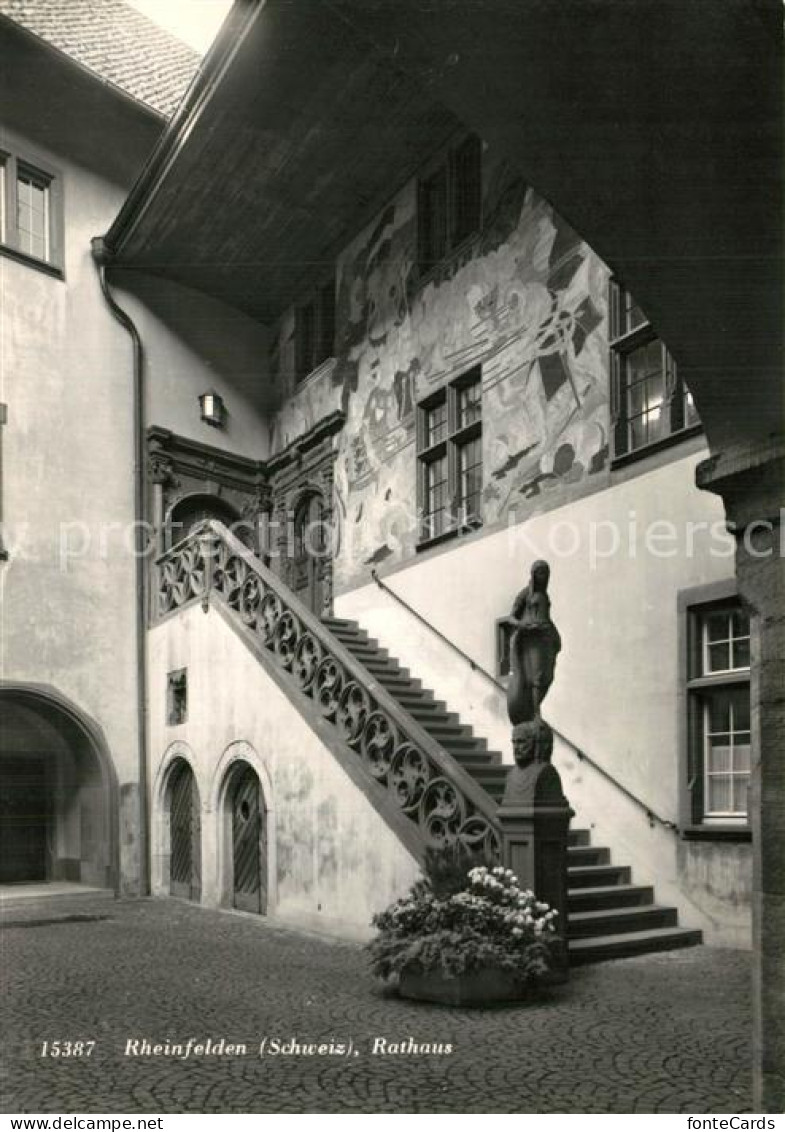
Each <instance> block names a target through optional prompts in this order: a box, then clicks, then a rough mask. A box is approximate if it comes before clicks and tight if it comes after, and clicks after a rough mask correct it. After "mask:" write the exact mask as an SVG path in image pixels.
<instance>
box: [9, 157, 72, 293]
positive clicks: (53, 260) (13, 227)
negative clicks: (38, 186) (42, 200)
mask: <svg viewBox="0 0 785 1132" xmlns="http://www.w3.org/2000/svg"><path fill="white" fill-rule="evenodd" d="M0 167H1V171H0V206H1V207H0V255H4V256H7V257H8V258H10V259H14V260H16V261H17V262H19V263H24V264H27V265H28V266H29V267H34V268H36V269H37V270H39V271H43V272H45V273H46V274H47V275H52V276H55V277H57V278H60V279H64V278H65V258H64V232H65V222H64V202H63V175H62V173H61V172H60V170H59V169H58V168H57V167H56V166H53V165H52V164H51V162H49V161H47V160H44V159H42V158H41V156H40V155H39V154H37V153H36V152H34V151H33V150H32V149H30V148H28V147H25V146H17V145H16V144H14V142H13V141H11V142H10V144H9V145H3V146H2V147H0ZM20 173H22V174H25V175H27V176H29V177H31V178H37V179H39V180H40V181H42V182H44V183H45V184H46V187H47V194H46V202H47V217H46V241H47V245H48V247H47V256H46V258H42V257H40V256H37V255H34V254H33V253H32V252H30V251H26V250H25V249H24V248H23V247H22V239H21V232H20V227H19V178H20Z"/></svg>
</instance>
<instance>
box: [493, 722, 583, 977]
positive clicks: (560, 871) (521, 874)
mask: <svg viewBox="0 0 785 1132" xmlns="http://www.w3.org/2000/svg"><path fill="white" fill-rule="evenodd" d="M545 728H547V725H546V724H543V723H542V722H541V721H540V722H538V723H534V724H531V723H530V724H520V725H519V726H518V727H516V728H515V731H514V732H513V736H514V743H515V748H516V750H515V758H516V764H517V765H516V766H514V767H512V768H511V769H510V771H509V773H508V775H507V783H506V788H505V792H504V798H503V800H502V805H501V808H500V809H499V812H498V818H499V825H500V827H501V836H502V862H503V864H504V866H505V868H508V869H512V871H513V872H514V873H515V875H516V876H517V877H518V880H519V881H520V882H521V884H522V886H523V887H524V888H529V889H531V890H532V892H534V894H535V896H536V897H537V899H538V900H542V901H544V902H545V903H546V904H550V906H551V908H554V909H555V910H556V911H557V912H558V918H557V921H556V923H557V929H558V932H559V935H560V937H561V943H560V944H559V947H558V949H557V952H556V963H555V970H554V978H555V979H556V980H561V981H564V980H566V978H567V972H568V966H569V963H568V955H567V927H568V910H567V835H568V832H569V827H570V818H571V817H572V814H573V811H572V809H571V808H570V804H569V802H568V801H567V799H566V798H565V796H564V792H563V790H562V784H561V778H560V776H559V772H558V771H557V770H556V768H555V767H554V766H552V765H551V764H550V763H549V762H547V761H538V760H539V756H541V755H542V754H543V745H542V741H541V737H540V735H539V733H540V732H541V731H542V730H544V729H545ZM547 730H548V731H550V728H547ZM529 732H530V733H531V734H530V735H529ZM529 739H531V742H529ZM546 746H547V744H546ZM529 756H531V757H529Z"/></svg>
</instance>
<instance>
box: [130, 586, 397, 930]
mask: <svg viewBox="0 0 785 1132" xmlns="http://www.w3.org/2000/svg"><path fill="white" fill-rule="evenodd" d="M149 658H150V667H149V671H150V755H151V767H150V777H151V782H152V783H153V810H152V832H153V882H154V891H155V892H156V893H157V894H158V895H165V894H167V893H168V875H167V851H168V826H167V820H166V815H165V813H164V808H163V797H164V792H165V781H166V769H167V766H168V765H169V763H170V761H171V759H172V758H173V757H176V756H180V757H185V758H187V759H188V761H189V762H190V763H191V765H192V768H193V771H194V774H195V777H196V782H197V785H198V789H199V796H200V802H201V841H202V862H203V864H202V902H203V903H204V904H207V905H210V906H214V907H216V906H219V905H221V904H226V903H227V885H226V879H225V871H226V868H227V844H226V842H227V839H226V836H225V832H226V831H225V820H226V819H225V817H224V815H223V813H222V808H221V805H220V799H221V791H222V785H223V783H224V781H225V777H226V774H227V772H228V771H229V769H230V767H231V765H232V760H233V759H234V758H237V757H239V758H243V759H245V760H247V761H248V762H250V764H251V765H252V766H254V768H255V769H256V771H257V773H258V775H259V778H260V782H261V784H262V789H263V792H264V797H265V806H266V809H267V815H266V822H267V836H268V840H267V845H268V853H267V856H268V861H269V864H270V885H269V904H268V913H269V915H270V916H271V917H272V918H273V919H275V920H278V921H280V922H282V923H286V924H291V925H298V926H301V927H306V928H309V929H316V930H321V931H325V932H328V933H330V934H333V935H338V936H341V937H344V938H358V939H364V938H367V937H368V936H369V934H370V927H369V925H370V919H371V916H372V915H373V913H374V912H376V911H379V910H381V909H382V908H384V907H386V905H387V904H388V903H390V901H392V900H394V899H396V898H397V897H399V896H402V895H403V894H404V892H406V891H407V890H408V888H409V887H410V885H411V884H412V883H413V882H414V880H415V879H416V878H417V876H418V875H419V867H418V865H417V863H416V861H415V860H414V858H413V857H412V856H411V855H410V853H409V852H408V851H407V850H406V849H405V848H404V847H403V845H402V844H401V842H400V841H399V840H398V838H397V837H396V835H395V834H394V833H393V832H392V831H391V830H390V829H389V828H388V827H387V826H386V825H385V824H384V822H383V820H382V819H381V818H380V817H379V815H378V813H377V811H376V810H375V809H374V807H373V806H372V805H371V803H370V802H369V801H368V799H367V798H366V796H365V795H364V794H363V792H362V791H361V790H360V789H359V788H358V787H357V786H356V785H355V784H354V783H353V782H352V780H351V779H350V778H349V777H348V776H347V774H346V772H345V771H344V770H343V769H342V768H341V766H340V765H339V764H338V762H337V761H336V759H335V757H334V756H333V755H332V754H331V753H330V751H329V750H328V749H327V748H326V747H325V746H324V744H323V743H322V741H321V740H320V738H319V736H318V735H317V734H316V733H315V732H314V731H313V730H312V728H311V727H310V726H309V724H308V722H307V721H306V720H305V719H304V718H303V717H302V716H301V715H300V713H299V712H298V711H297V709H296V708H295V707H293V705H292V704H291V702H290V701H289V700H288V698H287V697H286V696H285V695H284V694H283V692H281V690H280V689H279V688H278V686H277V685H276V684H275V683H274V682H273V681H272V680H271V678H270V677H269V676H268V675H267V674H266V673H265V671H264V669H263V667H262V666H261V665H260V664H259V662H258V661H257V660H256V659H255V658H254V656H253V655H252V654H251V653H250V651H249V650H248V649H247V648H246V646H245V645H244V644H243V643H242V642H241V640H240V639H239V638H238V637H237V636H236V635H235V633H234V632H233V630H232V629H231V628H230V627H229V626H228V625H227V624H226V622H225V621H224V620H223V619H222V618H221V616H220V615H219V614H218V613H216V612H215V611H214V610H213V609H210V610H209V611H208V612H207V614H205V613H203V612H202V609H201V607H200V606H199V605H193V606H190V607H188V608H187V609H185V610H183V611H181V612H180V613H178V614H176V615H175V616H173V617H169V618H168V619H167V620H165V621H163V622H162V623H160V624H159V625H158V626H156V627H155V628H153V629H152V630H151V631H150V634H149ZM180 668H186V669H187V672H188V711H187V721H186V722H185V723H183V724H180V725H178V726H175V727H168V726H167V725H166V675H167V672H170V671H173V670H176V669H180Z"/></svg>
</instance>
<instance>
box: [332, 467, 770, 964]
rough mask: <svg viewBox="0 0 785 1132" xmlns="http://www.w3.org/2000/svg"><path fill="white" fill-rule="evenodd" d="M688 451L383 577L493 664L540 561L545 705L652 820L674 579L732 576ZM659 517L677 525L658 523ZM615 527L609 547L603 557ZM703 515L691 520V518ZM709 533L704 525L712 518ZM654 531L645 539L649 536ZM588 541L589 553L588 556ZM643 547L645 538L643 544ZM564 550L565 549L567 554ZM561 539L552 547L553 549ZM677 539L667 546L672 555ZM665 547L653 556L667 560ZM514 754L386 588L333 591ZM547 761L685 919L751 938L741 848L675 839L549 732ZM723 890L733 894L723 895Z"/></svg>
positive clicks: (622, 854) (672, 779)
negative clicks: (502, 620) (548, 637)
mask: <svg viewBox="0 0 785 1132" xmlns="http://www.w3.org/2000/svg"><path fill="white" fill-rule="evenodd" d="M704 455H705V453H702V452H701V453H698V454H696V455H692V456H689V457H686V458H683V459H680V460H674V461H673V462H671V463H669V464H666V465H664V466H661V467H658V468H656V469H655V470H652V471H650V472H649V473H648V474H644V475H637V476H635V477H634V478H630V479H627V480H626V481H622V482H619V483H617V484H616V485H615V486H614V487H613V488H611V489H610V490H607V491H604V492H599V493H597V494H594V495H590V496H587V497H584V498H583V499H580V500H576V501H575V502H573V503H571V504H570V505H569V506H568V507H563V508H559V509H557V510H553V511H549V512H548V513H547V514H544V515H539V516H536V517H534V518H532V519H530V520H528V521H527V522H525V523H522V524H519V525H517V526H511V527H509V528H508V529H507V530H505V531H501V532H498V533H495V534H491V535H488V536H487V537H482V536H480V537H474V538H471V539H466V540H463V541H462V542H461V543H460V544H453V545H451V546H449V548H448V549H445V550H444V551H443V552H442V553H434V554H431V555H429V556H427V557H423V559H422V560H421V561H419V562H417V563H416V564H415V565H414V566H410V567H408V568H405V569H401V570H398V571H394V572H392V573H391V574H389V575H388V576H387V577H386V578H385V579H384V580H385V581H386V582H387V583H388V584H389V586H390V587H391V588H392V589H394V590H396V592H397V593H399V594H400V595H401V596H402V597H403V598H405V600H406V601H407V602H409V604H410V605H412V606H413V607H414V608H415V609H417V610H419V611H420V612H422V613H423V614H424V615H425V616H426V617H427V618H428V619H429V620H430V621H431V622H432V624H433V625H434V626H436V627H437V628H438V629H439V630H440V631H441V632H442V633H444V634H445V636H447V637H448V638H449V639H450V640H452V641H454V642H455V643H456V644H457V645H458V646H459V647H460V648H461V649H463V650H464V651H465V652H466V653H468V655H469V656H471V657H473V658H474V659H475V660H476V661H477V662H478V663H480V664H481V665H482V666H483V667H484V668H486V669H487V670H489V671H490V672H494V671H495V664H494V624H495V621H496V619H497V618H499V617H502V616H505V615H506V614H507V613H509V611H510V608H511V605H512V601H513V598H514V597H515V594H516V592H517V591H518V590H519V589H521V588H522V587H523V586H524V585H525V584H526V582H527V581H528V571H529V567H530V565H531V563H532V561H533V560H534V559H536V558H540V557H542V558H545V559H547V560H548V561H549V562H550V564H551V583H550V594H551V601H552V616H553V619H554V621H555V623H556V625H557V626H558V628H559V631H560V633H561V636H562V641H563V647H562V652H561V654H560V656H559V659H558V662H557V665H556V675H555V679H554V683H553V686H552V688H551V690H550V692H549V694H548V698H547V700H546V702H545V705H544V712H543V714H544V716H545V717H546V719H547V720H548V721H549V722H550V723H551V724H552V726H553V727H554V728H556V729H557V730H558V731H559V732H561V733H562V734H563V735H564V736H565V737H566V738H568V739H569V740H572V742H573V743H575V744H577V745H578V746H579V747H580V748H581V749H583V750H584V751H586V753H587V754H589V755H590V756H591V757H592V758H593V759H595V760H596V761H597V762H598V763H599V764H601V765H602V766H603V767H605V768H606V769H607V770H608V771H609V772H610V773H611V774H612V775H613V776H614V777H615V778H617V779H618V780H619V781H620V782H622V783H623V784H624V785H625V786H627V787H628V789H629V790H631V791H632V792H633V793H634V794H636V795H637V796H638V797H639V798H641V799H642V800H643V801H644V802H645V803H646V804H647V805H648V806H650V807H651V808H652V809H654V810H655V811H656V812H657V813H659V814H660V815H661V816H662V817H663V818H665V819H668V820H671V821H674V822H678V790H679V768H678V726H679V718H678V691H679V686H678V662H679V647H680V646H679V640H678V618H677V595H678V593H679V591H680V590H682V589H687V588H689V587H692V586H697V585H702V584H704V583H707V582H711V581H715V580H720V579H724V578H727V577H729V576H732V574H733V544H732V542H731V540H730V539H729V537H728V536H727V535H725V533H724V515H723V510H722V504H721V502H720V500H719V499H718V498H717V497H715V496H713V495H708V494H706V493H702V492H699V491H697V489H695V488H694V486H693V484H694V468H695V465H696V463H697V462H698V461H699V460H700V459H701V458H702V457H703V456H704ZM665 517H667V520H668V521H669V523H671V524H673V527H672V530H673V532H675V534H674V537H671V538H667V537H664V536H666V535H667V531H666V528H664V527H662V526H659V527H658V526H655V525H654V524H656V523H659V522H661V520H662V519H663V518H665ZM611 523H614V524H615V525H616V528H617V530H618V538H619V543H620V546H619V550H618V552H617V553H614V554H610V553H608V551H609V550H610V548H611V546H612V531H611V525H610V524H611ZM701 523H702V524H703V527H702V528H699V527H694V528H693V529H692V531H691V530H690V524H701ZM709 527H710V528H711V529H707V528H709ZM647 531H649V535H648V538H649V543H648V544H647V542H646V537H647V536H646V532H647ZM592 539H594V546H595V554H594V555H592V551H591V547H592ZM650 547H653V548H654V551H655V552H654V553H652V552H651V549H650ZM630 548H631V549H630ZM570 549H572V550H573V551H574V553H570V554H567V553H564V551H566V550H570ZM559 550H561V551H562V553H561V554H560V553H558V552H559ZM674 551H675V553H674ZM663 555H664V556H663ZM335 612H336V615H337V616H340V617H347V618H352V619H355V620H358V621H359V622H360V624H361V625H363V627H364V628H366V629H367V630H368V632H369V633H370V634H371V635H372V636H374V637H377V638H378V639H379V640H380V642H381V644H382V645H384V646H385V647H387V648H388V649H389V650H390V652H391V653H392V654H393V655H394V656H398V657H399V658H400V659H401V660H402V662H403V663H404V664H405V665H407V666H408V667H409V668H410V669H411V671H412V674H413V675H414V676H416V677H419V678H420V679H422V681H423V683H424V684H425V685H426V686H429V687H431V688H432V689H433V690H434V691H435V693H436V695H437V697H438V698H441V699H445V700H446V701H447V703H448V706H449V707H450V708H451V710H453V711H457V712H459V713H460V714H461V715H462V716H464V718H465V719H466V721H467V722H470V723H472V724H473V725H474V726H475V729H476V730H477V732H478V734H479V735H483V736H485V737H487V738H488V740H489V746H491V747H495V748H499V749H501V750H502V751H503V753H504V756H505V759H506V760H507V761H509V760H510V758H511V754H510V750H509V747H510V743H509V724H508V723H507V721H506V713H505V705H504V700H503V697H502V695H501V693H499V692H497V691H494V690H493V687H492V685H490V684H489V682H488V681H486V680H484V679H483V678H482V677H480V676H479V675H477V674H476V673H472V671H471V669H470V668H469V666H468V665H467V664H466V663H465V662H464V661H463V660H461V659H460V658H458V657H457V656H456V654H455V653H454V652H453V651H452V650H451V649H449V648H448V647H447V646H446V645H444V644H442V643H440V642H439V641H438V638H436V637H435V636H434V635H433V634H431V633H429V631H428V630H427V629H425V628H423V627H421V626H420V625H419V623H418V622H417V621H416V619H414V618H413V617H412V616H411V614H409V613H407V612H406V611H405V610H404V609H402V608H401V606H400V605H398V603H396V602H395V601H394V600H393V599H392V598H391V597H390V596H389V595H387V594H385V593H383V592H382V591H380V590H379V589H378V588H377V587H376V586H375V585H373V584H370V585H368V586H364V587H362V588H359V589H357V590H354V591H353V592H350V593H346V594H342V595H340V596H339V597H338V598H337V599H336V603H335ZM555 761H556V765H557V766H558V767H559V769H560V771H561V772H562V775H563V780H564V786H565V791H566V793H567V796H568V797H569V799H570V801H571V803H572V805H573V807H574V808H575V809H576V811H577V817H576V819H575V822H574V824H576V825H578V826H587V825H588V826H591V827H593V830H594V833H593V841H594V843H595V844H598V845H610V847H611V848H612V850H613V856H614V860H616V861H617V862H618V863H620V864H632V866H633V870H634V878H635V880H636V881H639V882H641V883H646V882H656V885H657V899H658V900H659V901H660V902H661V903H675V904H677V906H678V907H679V909H680V913H681V920H682V922H683V923H684V924H687V925H691V924H694V925H695V926H699V927H702V928H703V929H704V931H705V932H706V936H707V939H710V940H711V941H712V942H716V943H726V944H729V945H731V946H743V945H746V943H747V941H748V939H749V905H748V896H749V885H750V879H751V878H750V863H749V846H748V845H745V846H738V847H733V846H729V847H727V848H726V847H718V853H717V854H714V855H711V854H706V853H705V852H704V853H703V854H701V853H700V852H699V851H698V850H690V851H686V850H685V848H684V846H683V845H682V843H681V842H680V841H679V840H678V838H677V837H676V836H675V835H674V834H673V833H672V832H667V831H664V830H662V828H661V827H656V828H654V829H651V828H650V827H649V825H648V823H647V821H646V818H645V816H644V814H643V813H642V812H641V810H640V809H639V808H638V807H636V806H634V805H633V804H632V803H629V802H627V800H626V799H625V798H624V796H623V795H622V794H621V793H620V792H619V791H618V790H616V789H615V788H614V787H612V786H610V785H606V784H605V782H604V780H603V779H602V778H601V777H600V776H599V775H598V774H597V773H596V772H595V771H593V770H592V769H591V768H590V767H589V766H588V765H587V764H586V763H581V762H579V761H578V760H577V758H576V757H575V756H574V754H572V753H570V748H569V747H567V746H565V745H564V744H558V743H557V747H556V754H555ZM731 894H733V895H732V898H731Z"/></svg>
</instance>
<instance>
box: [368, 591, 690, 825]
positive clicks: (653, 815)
mask: <svg viewBox="0 0 785 1132" xmlns="http://www.w3.org/2000/svg"><path fill="white" fill-rule="evenodd" d="M371 577H372V578H373V580H374V582H375V583H376V585H377V586H378V587H379V589H380V590H383V591H384V592H385V593H388V594H389V595H390V597H392V598H394V599H395V601H397V602H398V603H399V605H402V606H403V607H404V609H406V610H407V611H408V612H409V613H411V614H412V615H413V616H414V617H415V618H416V619H417V620H418V621H419V622H420V623H421V624H422V625H424V626H425V627H426V628H427V629H429V630H430V631H431V632H432V633H433V634H434V635H435V636H437V637H438V638H439V639H440V640H441V641H444V643H445V644H446V645H448V646H449V647H450V648H451V649H452V650H453V652H454V653H456V654H457V655H458V656H460V657H462V658H463V660H465V661H466V662H467V663H468V664H469V666H470V667H471V669H472V670H473V671H474V672H478V673H479V674H480V675H481V676H482V677H484V678H485V679H486V680H487V681H489V683H491V684H493V685H494V687H495V688H496V689H497V690H498V691H499V692H500V693H501V694H502V695H504V696H506V694H507V689H506V687H505V686H504V684H502V682H501V681H500V680H497V679H496V677H495V676H492V675H491V673H490V672H489V671H488V670H487V668H483V666H482V665H481V664H480V663H479V662H478V661H476V660H475V659H474V657H472V656H470V655H469V654H468V653H467V652H464V650H463V649H462V648H461V647H460V645H457V644H456V643H455V641H452V640H450V638H449V637H447V636H445V634H444V633H443V632H442V631H441V630H440V629H437V627H436V626H435V625H434V624H432V622H430V621H429V620H428V618H427V617H425V616H424V615H423V614H422V613H420V611H419V610H418V609H415V607H414V606H413V605H410V604H409V602H408V601H407V600H406V599H405V598H403V597H401V595H400V594H399V593H397V592H396V590H394V589H392V588H391V587H390V586H388V585H387V583H386V582H383V581H382V579H381V578H380V577H379V574H378V572H377V571H376V569H373V570H371ZM551 730H552V731H553V734H554V735H555V736H556V738H557V739H559V740H560V742H562V743H564V744H565V746H567V747H569V748H570V750H571V751H572V752H573V753H574V754H575V755H576V757H577V758H578V759H580V761H581V762H585V763H588V764H589V766H590V767H592V769H593V770H596V771H597V773H598V774H599V775H600V776H601V777H602V778H604V779H606V781H608V782H610V783H611V784H612V785H613V786H614V787H615V788H616V789H617V790H619V791H620V792H621V793H622V794H624V795H625V797H627V798H628V799H629V800H630V801H631V802H633V803H634V804H635V805H636V806H637V807H638V808H639V809H641V810H643V812H644V813H645V815H646V817H647V819H648V822H649V825H650V826H652V827H653V826H654V825H655V823H656V824H659V825H661V826H662V827H663V828H664V829H669V830H671V831H672V832H674V833H679V827H678V825H677V824H676V822H673V821H670V819H669V818H663V817H661V816H660V814H658V813H657V811H656V810H654V809H652V807H651V806H649V805H648V804H647V803H646V802H644V801H643V799H642V798H639V797H638V796H637V795H636V794H634V793H633V792H632V790H630V789H629V787H628V786H625V785H624V783H623V782H619V780H618V779H617V778H615V777H614V775H612V774H611V773H610V771H608V770H606V769H605V767H604V766H602V765H601V764H600V763H598V762H597V761H596V760H595V759H593V758H592V757H591V755H588V754H587V753H586V751H584V750H583V748H581V747H579V746H578V744H577V743H574V742H573V741H572V739H570V738H569V737H568V736H567V735H565V734H564V733H563V732H562V731H559V729H558V728H556V727H553V726H552V725H551Z"/></svg>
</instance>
